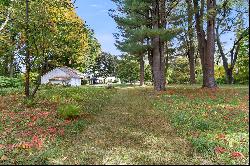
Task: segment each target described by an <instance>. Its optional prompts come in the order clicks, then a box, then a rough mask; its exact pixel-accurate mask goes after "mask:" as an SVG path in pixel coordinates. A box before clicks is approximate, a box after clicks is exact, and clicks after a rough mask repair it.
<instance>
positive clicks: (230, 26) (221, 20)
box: [215, 0, 249, 84]
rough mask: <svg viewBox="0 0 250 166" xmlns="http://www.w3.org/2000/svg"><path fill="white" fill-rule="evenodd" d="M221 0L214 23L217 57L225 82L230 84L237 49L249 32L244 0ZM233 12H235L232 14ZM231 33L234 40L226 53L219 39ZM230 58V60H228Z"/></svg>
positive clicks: (237, 52) (232, 80)
mask: <svg viewBox="0 0 250 166" xmlns="http://www.w3.org/2000/svg"><path fill="white" fill-rule="evenodd" d="M237 2H238V3H233V2H231V1H228V0H227V1H226V0H225V1H223V2H222V3H220V4H219V5H218V11H219V14H218V17H217V19H216V20H217V24H216V28H215V29H216V43H217V46H218V51H219V58H220V57H221V58H222V63H223V67H224V70H225V74H226V82H227V83H228V84H232V83H233V82H234V78H233V70H234V67H235V65H236V62H237V59H238V54H239V50H240V48H241V46H242V44H241V43H242V41H243V39H244V38H246V37H247V35H248V33H249V26H248V27H247V26H246V23H245V22H246V21H245V20H246V18H247V17H245V18H244V16H243V15H245V14H246V13H247V4H246V2H244V1H241V0H239V1H237ZM234 13H235V14H234ZM228 33H231V34H232V33H233V34H234V35H235V41H234V42H233V46H232V47H231V48H230V50H229V52H228V53H226V52H225V49H224V45H223V42H222V41H221V38H222V35H224V34H228ZM228 58H230V60H231V61H230V62H229V60H228Z"/></svg>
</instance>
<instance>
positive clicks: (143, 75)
mask: <svg viewBox="0 0 250 166" xmlns="http://www.w3.org/2000/svg"><path fill="white" fill-rule="evenodd" d="M144 71H145V70H144V55H143V54H142V55H140V86H143V85H144V77H145V72H144Z"/></svg>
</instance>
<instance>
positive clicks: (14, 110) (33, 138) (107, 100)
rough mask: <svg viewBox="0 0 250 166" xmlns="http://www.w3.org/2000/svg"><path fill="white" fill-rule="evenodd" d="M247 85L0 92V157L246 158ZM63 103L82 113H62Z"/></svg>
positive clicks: (15, 160)
mask: <svg viewBox="0 0 250 166" xmlns="http://www.w3.org/2000/svg"><path fill="white" fill-rule="evenodd" d="M248 100H249V96H248V87H231V86H229V87H221V88H219V89H217V90H214V91H210V90H206V89H201V88H199V87H194V86H170V87H168V90H167V92H162V93H155V92H154V91H153V90H152V88H150V87H149V88H138V87H137V88H134V87H123V88H119V87H116V88H114V89H105V88H102V87H81V88H43V89H42V90H41V91H39V94H38V96H37V98H36V99H35V100H34V101H31V100H24V99H23V96H22V95H21V94H20V93H17V91H13V90H12V93H11V94H8V93H7V91H6V92H5V93H4V95H2V96H0V133H1V134H0V164H247V162H248V159H249V148H248V144H249V128H248V127H249V125H248V121H249V118H248V115H249V111H248V109H249V105H248ZM63 104H74V105H77V106H78V107H80V109H81V112H80V116H79V117H77V118H74V119H62V118H61V117H60V116H58V114H57V109H58V107H59V106H62V105H63Z"/></svg>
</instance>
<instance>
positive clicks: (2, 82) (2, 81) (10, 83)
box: [0, 76, 22, 88]
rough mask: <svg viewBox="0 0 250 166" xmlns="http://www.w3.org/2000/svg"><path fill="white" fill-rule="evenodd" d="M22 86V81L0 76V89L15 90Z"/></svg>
mask: <svg viewBox="0 0 250 166" xmlns="http://www.w3.org/2000/svg"><path fill="white" fill-rule="evenodd" d="M20 86H22V80H21V79H18V78H9V77H4V76H0V88H17V87H20Z"/></svg>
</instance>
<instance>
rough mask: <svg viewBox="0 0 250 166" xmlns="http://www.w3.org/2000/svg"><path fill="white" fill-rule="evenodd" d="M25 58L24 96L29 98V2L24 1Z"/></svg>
mask: <svg viewBox="0 0 250 166" xmlns="http://www.w3.org/2000/svg"><path fill="white" fill-rule="evenodd" d="M25 33H26V56H25V66H26V72H25V96H26V97H30V52H29V1H28V0H26V29H25Z"/></svg>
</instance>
